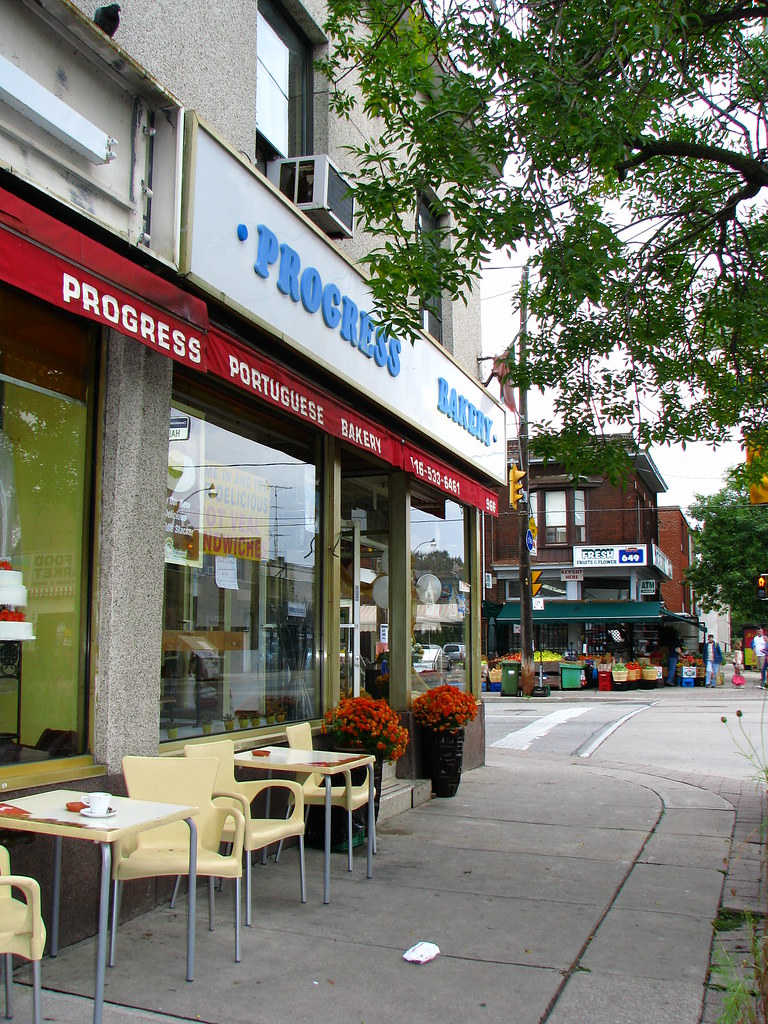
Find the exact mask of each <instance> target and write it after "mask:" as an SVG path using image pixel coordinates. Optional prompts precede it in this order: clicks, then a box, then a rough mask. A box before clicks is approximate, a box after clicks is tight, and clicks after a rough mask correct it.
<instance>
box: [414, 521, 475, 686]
mask: <svg viewBox="0 0 768 1024" xmlns="http://www.w3.org/2000/svg"><path fill="white" fill-rule="evenodd" d="M440 511H441V512H442V514H439V513H437V512H435V511H432V510H428V509H426V508H416V507H414V509H413V511H412V514H411V574H412V586H411V632H412V649H411V662H412V671H411V690H412V692H413V693H419V692H423V691H424V690H426V689H429V688H431V687H433V686H439V685H441V684H443V683H450V684H451V685H453V686H457V687H459V688H461V689H467V678H468V677H467V671H468V666H469V651H470V646H469V636H470V616H469V608H470V606H469V601H470V588H469V565H468V559H467V552H466V539H465V538H466V533H465V511H464V509H463V507H462V506H461V505H457V504H456V503H455V502H452V501H446V502H445V503H444V507H441V509H440Z"/></svg>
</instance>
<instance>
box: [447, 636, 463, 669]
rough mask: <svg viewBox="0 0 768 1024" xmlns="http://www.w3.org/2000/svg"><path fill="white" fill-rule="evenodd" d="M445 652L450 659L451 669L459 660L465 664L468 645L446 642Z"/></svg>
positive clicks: (449, 667)
mask: <svg viewBox="0 0 768 1024" xmlns="http://www.w3.org/2000/svg"><path fill="white" fill-rule="evenodd" d="M443 654H444V655H445V656H446V658H447V659H448V670H449V671H450V670H451V669H452V668H453V666H454V664H456V663H457V662H460V663H461V664H462V665H463V664H464V662H465V661H466V660H467V645H466V644H454V643H451V644H444V645H443Z"/></svg>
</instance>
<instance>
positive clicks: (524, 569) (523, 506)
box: [517, 265, 536, 697]
mask: <svg viewBox="0 0 768 1024" xmlns="http://www.w3.org/2000/svg"><path fill="white" fill-rule="evenodd" d="M527 342H528V267H527V265H526V266H525V268H524V269H523V280H522V283H521V291H520V351H519V364H520V369H521V370H522V371H523V373H522V376H523V378H524V376H525V364H526V358H527ZM519 390H520V394H519V409H520V437H519V444H520V470H521V472H522V473H525V476H524V477H523V480H524V481H525V485H524V489H523V492H522V497H521V498H520V501H519V502H518V505H517V514H518V517H519V522H520V530H519V534H520V652H521V653H520V688H521V689H522V691H523V693H524V694H525V695H526V696H527V697H529V696H530V695H531V694H532V693H533V688H534V686H535V685H536V667H535V665H534V661H533V596H532V593H531V552H530V551H529V549H528V543H527V535H528V521H529V519H530V511H529V510H530V502H529V501H528V488H529V487H530V482H531V481H530V476H529V475H528V389H527V388H526V387H525V386H524V385H522V386H521V387H520V389H519Z"/></svg>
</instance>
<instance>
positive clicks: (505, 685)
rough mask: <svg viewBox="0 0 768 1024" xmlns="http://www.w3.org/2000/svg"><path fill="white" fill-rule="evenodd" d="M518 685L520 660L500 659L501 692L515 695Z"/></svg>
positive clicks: (511, 695)
mask: <svg viewBox="0 0 768 1024" xmlns="http://www.w3.org/2000/svg"><path fill="white" fill-rule="evenodd" d="M519 685H520V662H519V661H502V663H501V692H502V694H506V696H507V697H515V696H516V695H517V688H518V687H519Z"/></svg>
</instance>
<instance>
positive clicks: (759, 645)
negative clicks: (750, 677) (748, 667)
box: [752, 626, 768, 689]
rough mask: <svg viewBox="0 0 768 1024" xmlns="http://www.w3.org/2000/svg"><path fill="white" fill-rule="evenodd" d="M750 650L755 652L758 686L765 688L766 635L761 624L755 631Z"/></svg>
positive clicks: (767, 668) (767, 647)
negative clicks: (758, 677) (758, 676)
mask: <svg viewBox="0 0 768 1024" xmlns="http://www.w3.org/2000/svg"><path fill="white" fill-rule="evenodd" d="M752 650H753V651H754V653H755V663H756V666H757V668H758V670H759V671H760V686H762V687H763V689H765V677H766V674H768V636H766V632H765V627H764V626H761V627H760V629H759V630H758V631H757V633H755V637H754V640H753V641H752Z"/></svg>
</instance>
